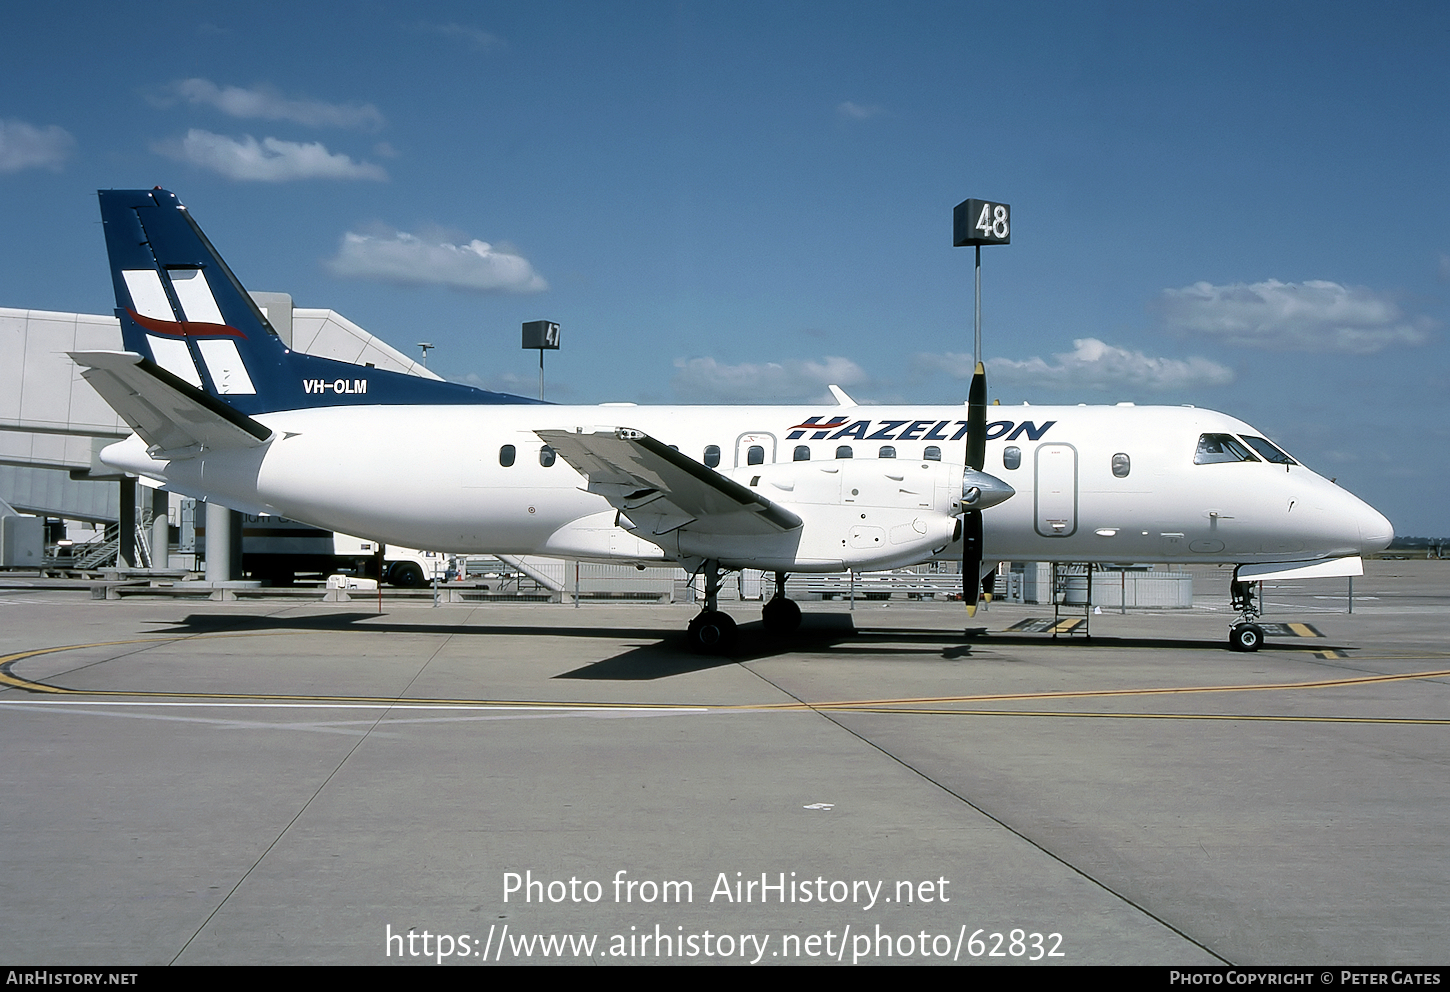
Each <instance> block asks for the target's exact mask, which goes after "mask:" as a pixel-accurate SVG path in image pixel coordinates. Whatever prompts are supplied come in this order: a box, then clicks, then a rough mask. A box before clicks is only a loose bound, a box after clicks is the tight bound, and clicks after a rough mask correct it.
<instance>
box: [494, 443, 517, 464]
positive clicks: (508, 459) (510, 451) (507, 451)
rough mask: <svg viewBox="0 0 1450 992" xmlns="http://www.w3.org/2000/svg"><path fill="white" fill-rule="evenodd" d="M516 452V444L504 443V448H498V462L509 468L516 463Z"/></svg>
mask: <svg viewBox="0 0 1450 992" xmlns="http://www.w3.org/2000/svg"><path fill="white" fill-rule="evenodd" d="M515 453H516V452H515V451H514V446H513V445H511V444H506V445H504V446H503V447H502V448H499V449H498V463H499V464H500V465H502V466H503V467H504V468H508V467H509V466H510V465H512V464H513V463H514V455H515Z"/></svg>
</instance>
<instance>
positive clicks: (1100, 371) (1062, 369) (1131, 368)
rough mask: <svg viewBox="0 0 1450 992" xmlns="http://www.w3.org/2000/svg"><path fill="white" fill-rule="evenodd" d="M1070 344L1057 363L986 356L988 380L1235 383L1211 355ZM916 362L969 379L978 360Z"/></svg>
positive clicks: (1062, 384)
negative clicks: (1154, 353) (1178, 355)
mask: <svg viewBox="0 0 1450 992" xmlns="http://www.w3.org/2000/svg"><path fill="white" fill-rule="evenodd" d="M1072 345H1073V350H1072V351H1069V352H1063V353H1061V354H1057V355H1053V356H1052V357H1053V358H1054V359H1055V361H1053V362H1047V361H1045V360H1043V359H1041V358H1037V357H1033V358H1029V359H1027V360H1025V361H1020V362H1019V361H1014V360H1013V359H1010V358H992V359H988V360H987V363H986V365H987V378H988V381H989V382H992V383H996V384H1001V383H1007V384H1009V385H1023V386H1036V387H1038V388H1040V389H1069V388H1074V389H1149V390H1153V391H1155V392H1163V391H1168V390H1179V389H1192V388H1198V387H1202V386H1226V385H1228V384H1229V383H1231V382H1233V381H1234V373H1233V370H1232V369H1230V368H1228V367H1227V366H1224V365H1220V364H1219V363H1218V362H1212V361H1209V360H1208V359H1207V358H1198V357H1193V358H1188V359H1182V360H1180V359H1177V358H1150V357H1149V356H1147V355H1145V354H1143V353H1142V352H1141V351H1129V350H1128V349H1127V348H1118V347H1115V346H1113V345H1110V344H1105V343H1103V342H1102V341H1099V340H1098V339H1097V338H1078V339H1077V340H1075V341H1073V343H1072ZM915 366H916V368H917V369H918V370H921V371H941V372H946V373H947V374H948V375H950V376H952V377H953V378H956V379H968V378H970V377H971V375H972V369H973V367H974V363H973V362H972V356H971V355H959V354H952V353H948V354H942V355H927V354H920V355H917V356H916V359H915Z"/></svg>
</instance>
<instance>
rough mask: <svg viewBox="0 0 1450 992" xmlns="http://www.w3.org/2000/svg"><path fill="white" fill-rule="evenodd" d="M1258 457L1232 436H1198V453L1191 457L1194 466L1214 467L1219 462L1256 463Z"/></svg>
mask: <svg viewBox="0 0 1450 992" xmlns="http://www.w3.org/2000/svg"><path fill="white" fill-rule="evenodd" d="M1258 460H1259V459H1258V456H1257V455H1255V454H1254V453H1253V452H1252V451H1250V450H1249V449H1248V448H1245V447H1244V446H1243V444H1242V443H1241V442H1240V441H1238V439H1236V438H1235V437H1234V436H1233V435H1232V434H1200V435H1198V451H1196V452H1195V453H1194V455H1193V464H1195V465H1214V464H1217V463H1219V462H1256V461H1258Z"/></svg>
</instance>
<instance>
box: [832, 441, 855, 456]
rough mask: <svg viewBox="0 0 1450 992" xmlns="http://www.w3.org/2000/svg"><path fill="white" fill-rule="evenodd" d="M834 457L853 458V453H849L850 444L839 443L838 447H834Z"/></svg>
mask: <svg viewBox="0 0 1450 992" xmlns="http://www.w3.org/2000/svg"><path fill="white" fill-rule="evenodd" d="M836 457H837V458H854V457H855V455H853V454H852V453H851V446H850V445H849V444H843V445H841V446H840V447H838V448H837V449H836Z"/></svg>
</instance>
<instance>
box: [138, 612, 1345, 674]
mask: <svg viewBox="0 0 1450 992" xmlns="http://www.w3.org/2000/svg"><path fill="white" fill-rule="evenodd" d="M155 622H156V623H158V624H165V625H166V626H165V627H164V628H162V629H158V630H157V631H156V632H157V633H167V634H178V635H187V634H221V633H248V632H257V631H284V630H294V631H298V632H306V631H315V632H326V631H354V632H363V633H398V634H449V635H455V636H461V637H484V638H487V637H535V636H537V637H568V638H581V639H591V638H594V639H608V640H613V641H620V640H625V641H643V642H646V643H639V644H636V645H635V646H633V647H630V648H628V649H627V650H625V651H623V652H621V653H619V654H617V655H614V656H613V657H609V658H604V659H601V660H599V661H594V662H590V663H589V664H586V665H582V666H580V667H578V668H575V669H572V670H570V671H567V672H561V673H560V674H558V675H555V676H553V677H554V678H558V679H589V680H599V681H649V680H655V679H662V678H670V677H673V676H676V675H686V674H689V673H691V672H700V671H708V670H710V669H712V668H721V667H724V666H726V665H734V664H743V663H747V662H752V661H761V660H765V659H770V658H781V657H786V656H790V655H795V654H802V655H807V654H827V655H830V656H832V657H836V658H864V659H871V660H875V661H881V662H885V663H890V662H891V661H893V660H901V661H905V660H915V661H925V660H928V659H929V658H930V657H932V656H935V657H936V658H938V659H939V660H942V661H961V660H964V659H969V658H972V657H973V656H974V655H981V654H984V653H990V654H991V655H992V656H993V658H994V660H996V661H1003V660H1012V659H1011V658H1004V657H1003V656H1002V654H1001V652H1002V649H1003V648H1010V647H1036V648H1041V647H1046V646H1048V645H1053V644H1060V645H1062V646H1064V647H1069V646H1075V647H1084V648H1092V649H1097V650H1142V649H1145V648H1146V649H1149V650H1162V649H1174V650H1180V651H1181V650H1188V651H1194V652H1213V653H1214V654H1219V653H1224V654H1225V655H1226V652H1225V650H1224V646H1223V644H1222V643H1221V642H1219V641H1216V640H1215V641H1203V640H1186V639H1180V638H1131V639H1130V638H1121V637H1102V636H1098V637H1094V638H1092V639H1091V640H1087V639H1085V638H1082V637H1072V638H1068V637H1061V638H1058V639H1057V640H1056V641H1054V640H1053V639H1052V638H1051V637H1050V636H1043V635H1041V634H1011V633H997V634H988V635H978V636H972V637H967V636H964V634H963V632H962V630H961V629H960V628H958V629H956V630H951V629H916V630H909V629H901V628H864V629H862V628H858V627H856V625H855V619H854V617H852V616H851V614H849V613H808V614H806V615H805V616H804V617H803V618H802V623H801V627H800V629H798V630H797V631H795V632H794V633H792V634H790V635H788V636H784V637H781V636H778V635H772V634H769V633H767V632H766V631H765V629H764V627H763V626H762V624H761V623H760V622H759V621H754V622H751V623H743V624H741V625H740V626H739V628H738V631H739V639H738V640H737V642H736V645H735V647H734V649H733V650H732V651H731V652H730V653H729V654H728V655H699V654H694V653H692V652H691V651H690V650H689V649H688V648H687V647H686V643H685V635H684V634H683V632H681V631H679V630H677V629H674V628H665V629H660V628H627V627H589V626H570V625H568V624H564V623H561V624H559V625H557V626H554V625H548V626H545V625H529V626H502V625H488V624H466V625H465V624H434V623H405V622H401V621H397V620H393V619H390V618H389V617H388V615H387V614H382V615H379V614H377V613H364V612H340V613H324V614H314V615H310V616H268V615H248V614H241V615H238V614H235V613H228V614H207V613H193V614H191V615H189V616H187V617H185V618H183V619H182V620H179V621H175V620H165V621H155ZM1325 649H1337V650H1345V648H1343V647H1342V646H1335V645H1328V644H1325V643H1323V642H1322V641H1316V642H1313V643H1311V644H1302V645H1301V644H1289V643H1285V642H1283V641H1276V642H1274V643H1271V644H1267V645H1265V650H1271V651H1272V650H1294V651H1304V650H1315V651H1323V650H1325Z"/></svg>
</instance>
